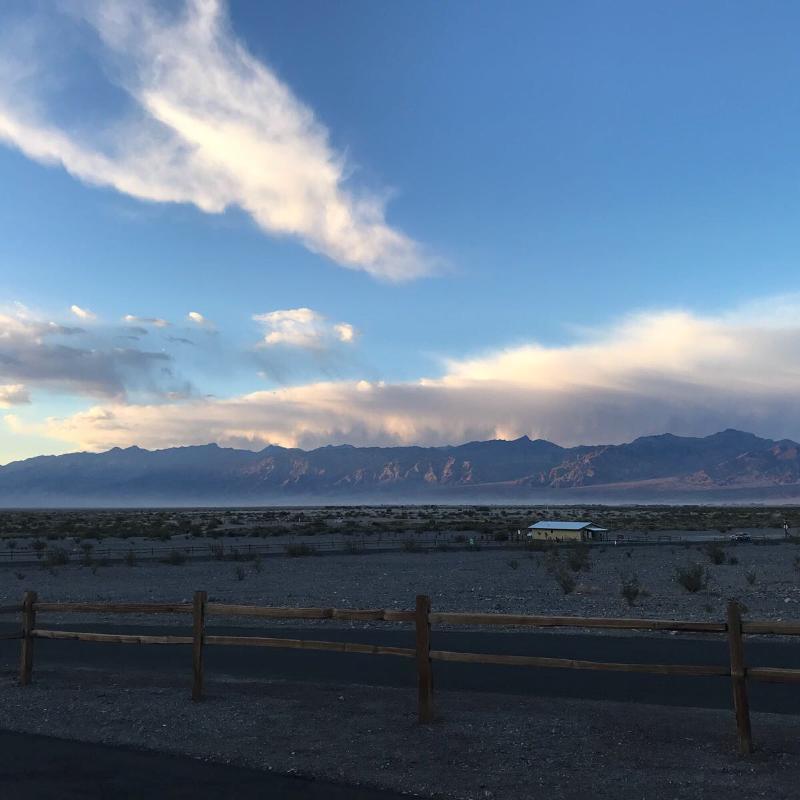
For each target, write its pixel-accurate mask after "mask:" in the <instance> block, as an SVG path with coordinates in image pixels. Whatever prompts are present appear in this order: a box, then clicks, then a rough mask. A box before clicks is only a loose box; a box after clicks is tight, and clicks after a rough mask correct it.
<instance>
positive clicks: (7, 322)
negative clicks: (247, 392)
mask: <svg viewBox="0 0 800 800" xmlns="http://www.w3.org/2000/svg"><path fill="white" fill-rule="evenodd" d="M112 338H113V337H112V336H111V335H110V334H107V333H105V332H104V331H102V330H97V331H94V332H93V333H92V334H91V335H89V334H87V332H86V331H84V330H83V329H82V328H77V327H73V326H68V325H61V324H59V323H57V322H53V321H49V320H43V319H40V318H38V317H36V316H35V315H34V314H33V313H32V312H30V311H29V310H28V309H20V308H14V309H12V310H11V311H2V310H0V385H2V386H3V387H4V388H5V389H8V390H9V391H10V390H11V389H13V390H14V391H13V392H10V394H9V397H11V398H15V399H16V402H25V398H26V397H27V389H26V388H23V387H27V386H35V387H39V388H44V389H49V390H52V391H58V392H67V393H71V394H78V395H90V396H95V397H106V398H116V399H120V400H122V399H124V398H126V397H127V395H128V391H129V390H131V389H137V390H142V391H144V392H145V393H147V394H160V393H161V392H162V388H161V387H162V384H166V388H165V389H163V391H167V390H170V391H171V390H173V388H174V387H173V385H174V384H175V383H176V381H175V379H174V378H173V377H172V376H171V375H169V374H168V373H166V372H164V370H165V369H166V368H168V366H169V362H170V360H171V359H170V357H169V356H168V355H166V354H164V353H153V352H146V351H142V350H137V349H133V348H129V347H115V346H113V345H112V344H111V339H112ZM7 402H12V400H9V399H7Z"/></svg>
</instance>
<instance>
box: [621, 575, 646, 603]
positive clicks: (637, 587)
mask: <svg viewBox="0 0 800 800" xmlns="http://www.w3.org/2000/svg"><path fill="white" fill-rule="evenodd" d="M619 593H620V594H621V595H622V597H624V598H625V600H626V601H627V603H628V605H629V606H635V605H636V600H637V599H638V598H639V595H641V594H642V585H641V583H639V576H638V575H637V574H636V573H635V572H634V573H632V574H630V575H623V576H622V583H621V585H620V590H619Z"/></svg>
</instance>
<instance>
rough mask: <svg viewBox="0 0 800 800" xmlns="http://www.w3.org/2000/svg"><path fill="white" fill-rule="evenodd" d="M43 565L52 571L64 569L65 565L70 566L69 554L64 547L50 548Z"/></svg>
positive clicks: (47, 550) (45, 554)
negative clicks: (58, 568) (59, 568)
mask: <svg viewBox="0 0 800 800" xmlns="http://www.w3.org/2000/svg"><path fill="white" fill-rule="evenodd" d="M42 563H43V565H44V566H45V567H48V568H50V569H52V568H53V567H63V566H64V564H69V553H68V552H67V551H66V550H65V549H64V548H63V547H48V548H47V549H46V550H45V553H44V561H43V562H42Z"/></svg>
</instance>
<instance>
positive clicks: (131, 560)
mask: <svg viewBox="0 0 800 800" xmlns="http://www.w3.org/2000/svg"><path fill="white" fill-rule="evenodd" d="M125 563H126V564H127V565H128V566H129V567H135V566H136V553H135V552H134V551H133V549H131V550H128V552H127V553H125Z"/></svg>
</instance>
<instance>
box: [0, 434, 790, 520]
mask: <svg viewBox="0 0 800 800" xmlns="http://www.w3.org/2000/svg"><path fill="white" fill-rule="evenodd" d="M768 500H769V501H774V502H790V501H796V500H800V444H798V443H797V442H793V441H790V440H788V439H782V440H779V441H775V440H772V439H763V438H760V437H758V436H755V435H754V434H752V433H744V432H742V431H737V430H732V429H729V430H725V431H722V432H720V433H715V434H713V435H711V436H706V437H702V438H699V437H687V436H674V435H672V434H668V433H667V434H663V435H659V436H643V437H641V438H639V439H636V440H634V441H632V442H629V443H627V444H618V445H582V446H578V447H560V446H559V445H557V444H553V443H552V442H548V441H545V440H543V439H536V440H531V439H529V438H528V437H527V436H523V437H522V438H520V439H515V440H513V441H505V440H492V441H486V442H469V443H467V444H462V445H458V446H445V447H353V446H350V445H339V446H327V447H320V448H317V449H315V450H309V451H306V450H300V449H297V448H284V447H278V446H275V445H270V446H268V447H265V448H264V449H263V450H260V451H257V452H256V451H251V450H236V449H232V448H223V447H219V446H218V445H216V444H208V445H201V446H192V447H173V448H168V449H165V450H152V451H151V450H144V449H142V448H139V447H128V448H125V449H121V448H114V449H112V450H108V451H106V452H103V453H70V454H67V455H60V456H39V457H36V458H29V459H26V460H24V461H16V462H12V463H10V464H7V465H5V466H3V467H0V506H4V507H14V506H49V507H53V506H115V505H117V506H136V505H203V506H209V505H260V504H270V503H285V504H310V503H320V504H321V503H370V502H375V503H380V502H391V503H400V502H410V503H420V502H430V503H435V502H459V503H469V502H473V501H479V502H492V501H496V502H507V503H539V502H548V503H558V502H563V503H573V502H578V503H584V502H643V503H646V502H664V503H670V502H696V503H704V502H729V501H734V502H751V501H752V502H763V501H768Z"/></svg>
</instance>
